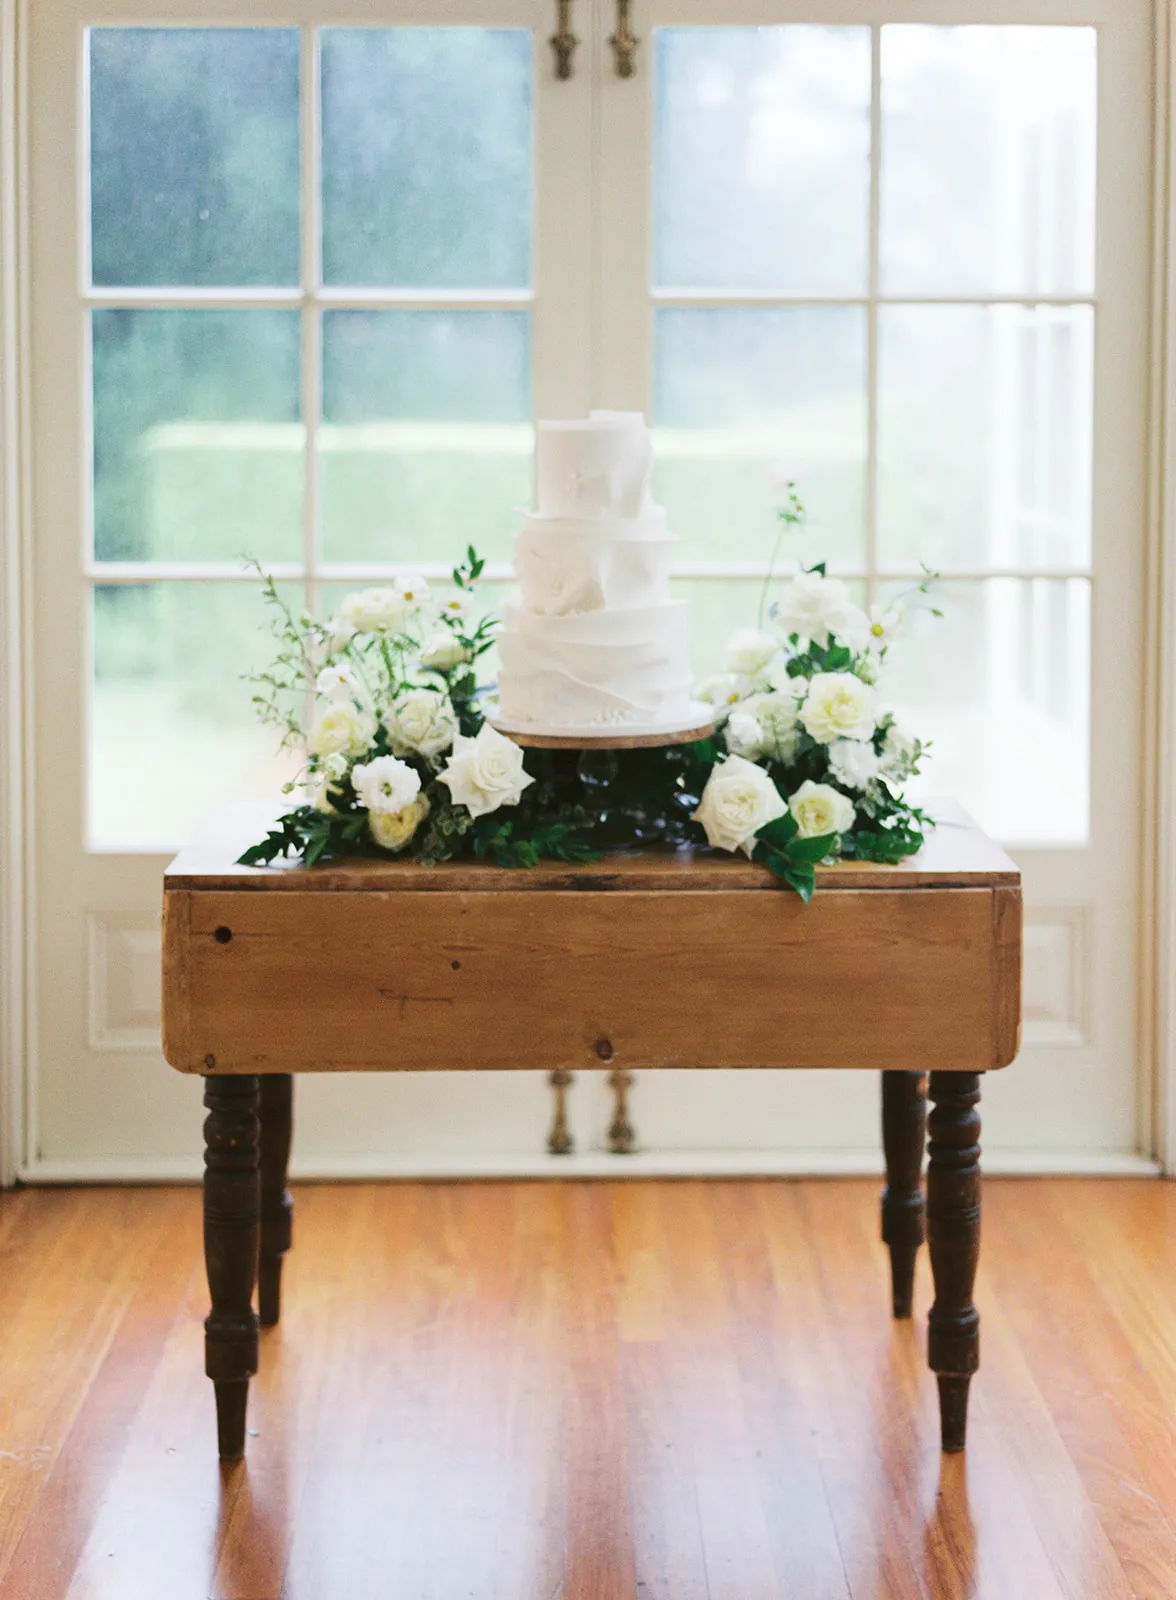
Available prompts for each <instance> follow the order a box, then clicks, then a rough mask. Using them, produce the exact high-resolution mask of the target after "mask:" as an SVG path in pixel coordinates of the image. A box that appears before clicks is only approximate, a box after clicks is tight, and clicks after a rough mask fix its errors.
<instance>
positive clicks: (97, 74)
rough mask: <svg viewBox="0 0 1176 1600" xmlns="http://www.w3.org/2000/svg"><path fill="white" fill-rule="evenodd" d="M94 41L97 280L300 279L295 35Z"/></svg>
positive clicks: (148, 34)
mask: <svg viewBox="0 0 1176 1600" xmlns="http://www.w3.org/2000/svg"><path fill="white" fill-rule="evenodd" d="M89 38H90V194H91V239H92V256H93V277H94V282H95V283H96V284H123V285H129V284H172V285H205V284H220V285H232V286H237V287H241V286H248V285H261V284H294V283H297V282H298V32H297V29H294V28H94V29H92V30H91V32H90V36H89Z"/></svg>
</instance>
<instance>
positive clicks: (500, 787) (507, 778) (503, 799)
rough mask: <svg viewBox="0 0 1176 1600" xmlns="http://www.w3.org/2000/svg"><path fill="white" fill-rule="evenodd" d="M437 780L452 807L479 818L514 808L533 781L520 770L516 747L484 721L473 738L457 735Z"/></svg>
mask: <svg viewBox="0 0 1176 1600" xmlns="http://www.w3.org/2000/svg"><path fill="white" fill-rule="evenodd" d="M439 781H440V782H441V783H443V784H445V786H446V787H447V788H448V790H449V792H450V794H451V795H452V796H453V803H454V805H459V806H465V808H466V810H467V811H468V812H469V814H470V816H471V817H482V816H485V815H486V813H487V812H489V811H497V810H498V808H499V806H517V805H518V803H519V801H520V800H521V799H522V797H523V790H524V789H526V788H528V787H529V786H530V785H531V784H532V783H534V781H535V780H534V778H532V777H531V775H530V773H529V772H526V771H524V769H523V752H522V751H521V750H520V749H519V747H518V745H517V744H515V743H514V741H513V740H511V739H508V738H507V737H506V736H505V735H504V734H501V733H499V732H498V730H497V728H492V727H491V726H490V724H489V723H488V722H484V723H483V724H482V726H481V727H480V728H479V729H478V733H477V737H476V738H473V739H470V738H466V737H465V736H464V735H462V734H459V735H458V736H457V739H456V740H455V742H454V746H453V754H452V755H451V756H450V758H449V762H448V764H447V766H446V768H445V771H444V772H442V773H441V774H440V775H439Z"/></svg>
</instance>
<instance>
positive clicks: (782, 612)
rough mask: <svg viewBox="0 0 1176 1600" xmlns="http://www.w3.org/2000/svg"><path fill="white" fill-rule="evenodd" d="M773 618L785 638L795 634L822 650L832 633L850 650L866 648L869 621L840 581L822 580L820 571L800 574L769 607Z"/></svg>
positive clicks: (826, 645)
mask: <svg viewBox="0 0 1176 1600" xmlns="http://www.w3.org/2000/svg"><path fill="white" fill-rule="evenodd" d="M772 616H773V619H774V621H775V623H776V626H777V627H778V628H779V630H780V632H781V633H782V634H783V636H784V637H785V638H786V639H789V638H791V637H792V635H793V634H796V635H797V637H798V638H801V639H807V640H808V641H809V643H810V644H815V645H817V646H818V648H820V649H821V650H824V649H827V648H828V644H829V636H830V635H831V634H835V635H836V637H837V638H838V639H840V640H841V642H842V643H843V644H847V645H849V646H850V647H851V648H852V649H855V650H861V649H864V648H865V643H866V639H867V637H868V635H869V622H868V619H867V617H866V614H865V612H864V611H862V610H861V608H860V607H859V606H855V605H854V603H853V601H852V600H851V599H850V596H849V590H848V589H847V588H846V587H845V585H844V584H843V583H842V582H841V579H840V578H822V576H821V574H820V573H819V572H800V573H797V575H796V577H795V578H793V580H792V582H791V583H790V584H789V585H788V587H787V589H785V591H784V594H783V595H782V597H781V598H780V600H778V601H777V603H776V605H775V606H774V607H773V608H772Z"/></svg>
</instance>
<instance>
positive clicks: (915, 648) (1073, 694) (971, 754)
mask: <svg viewBox="0 0 1176 1600" xmlns="http://www.w3.org/2000/svg"><path fill="white" fill-rule="evenodd" d="M937 603H938V605H939V607H940V609H941V610H942V611H943V612H944V613H945V615H944V617H943V618H942V619H940V618H936V617H933V616H931V615H930V614H929V613H928V612H926V611H924V612H921V613H916V614H914V615H913V616H912V617H911V618H910V619H909V622H908V631H907V633H906V635H905V636H904V637H902V638H900V639H899V640H898V641H897V643H896V644H895V645H894V646H893V647H892V651H891V655H890V657H889V660H888V663H887V669H888V670H887V676H886V678H885V680H884V686H885V690H886V698H887V700H888V701H890V702H891V703H893V705H894V706H895V708H896V710H897V712H898V714H899V717H900V719H901V721H902V723H903V725H904V726H905V727H907V728H909V730H910V731H911V732H912V733H914V734H917V735H918V737H919V738H921V739H930V740H931V741H932V745H933V749H932V751H931V756H930V759H929V760H928V761H927V763H926V769H925V774H924V776H923V777H922V778H920V779H919V780H918V783H917V789H913V790H912V793H919V794H921V795H923V796H926V795H946V794H950V795H955V796H956V798H957V799H959V800H960V801H961V802H962V804H963V805H964V806H965V807H966V808H967V809H968V810H969V811H970V812H971V813H972V815H973V816H974V817H975V818H976V820H977V821H978V822H979V823H980V825H981V827H983V828H984V829H986V830H987V831H988V832H989V833H991V834H993V835H994V836H995V837H997V838H999V839H1005V840H1007V841H1009V842H1010V843H1017V844H1081V843H1084V842H1085V840H1086V837H1087V832H1088V829H1089V820H1090V819H1089V808H1090V732H1089V724H1090V585H1089V583H1088V581H1087V580H1086V579H1084V578H1074V579H1069V580H1064V579H1058V578H1039V579H1032V580H1031V579H1002V578H996V579H991V580H989V581H987V582H983V583H974V584H945V585H943V586H942V588H941V590H940V591H939V593H938V595H937Z"/></svg>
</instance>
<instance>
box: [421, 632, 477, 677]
mask: <svg viewBox="0 0 1176 1600" xmlns="http://www.w3.org/2000/svg"><path fill="white" fill-rule="evenodd" d="M469 659H470V653H469V651H468V650H467V649H466V647H465V645H464V644H462V642H461V640H460V639H459V638H458V637H457V635H456V634H455V633H451V632H450V630H449V629H448V628H438V629H437V631H436V632H435V633H431V634H430V635H429V637H428V638H427V639H426V640H425V642H424V645H423V647H422V649H421V666H422V667H428V668H429V670H430V671H431V672H452V671H453V669H454V667H460V666H461V665H462V663H463V662H465V661H468V660H469Z"/></svg>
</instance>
